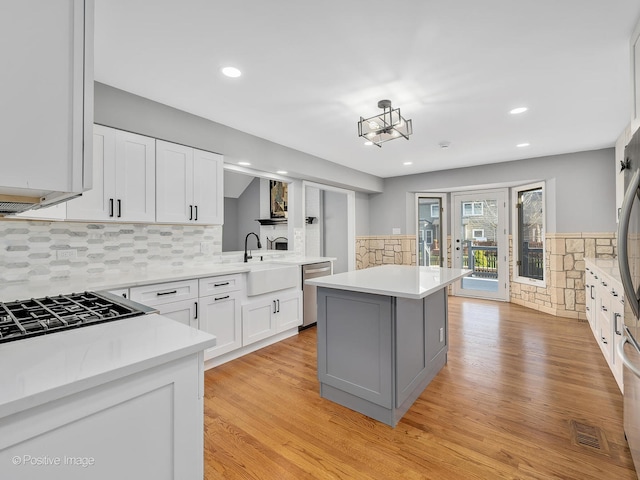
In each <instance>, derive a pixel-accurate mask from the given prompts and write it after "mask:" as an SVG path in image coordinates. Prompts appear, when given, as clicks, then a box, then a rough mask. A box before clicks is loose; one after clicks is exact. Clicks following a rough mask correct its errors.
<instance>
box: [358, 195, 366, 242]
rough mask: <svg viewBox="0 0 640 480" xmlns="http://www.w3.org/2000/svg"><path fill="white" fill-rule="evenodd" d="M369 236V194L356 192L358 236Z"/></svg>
mask: <svg viewBox="0 0 640 480" xmlns="http://www.w3.org/2000/svg"><path fill="white" fill-rule="evenodd" d="M366 235H369V194H368V193H363V192H356V236H366Z"/></svg>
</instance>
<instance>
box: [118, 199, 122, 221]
mask: <svg viewBox="0 0 640 480" xmlns="http://www.w3.org/2000/svg"><path fill="white" fill-rule="evenodd" d="M121 216H122V200H120V199H118V218H120V217H121Z"/></svg>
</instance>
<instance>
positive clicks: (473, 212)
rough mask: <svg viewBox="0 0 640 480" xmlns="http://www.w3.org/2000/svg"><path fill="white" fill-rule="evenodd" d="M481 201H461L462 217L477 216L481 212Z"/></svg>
mask: <svg viewBox="0 0 640 480" xmlns="http://www.w3.org/2000/svg"><path fill="white" fill-rule="evenodd" d="M483 206H484V205H483V203H482V202H463V203H462V216H463V217H477V216H481V215H482V214H483Z"/></svg>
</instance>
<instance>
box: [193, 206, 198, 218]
mask: <svg viewBox="0 0 640 480" xmlns="http://www.w3.org/2000/svg"><path fill="white" fill-rule="evenodd" d="M194 220H195V221H196V222H197V221H198V205H196V216H195V218H194Z"/></svg>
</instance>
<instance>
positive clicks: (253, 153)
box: [94, 82, 382, 192]
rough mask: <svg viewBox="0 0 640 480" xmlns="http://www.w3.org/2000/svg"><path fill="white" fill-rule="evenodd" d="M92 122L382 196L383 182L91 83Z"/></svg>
mask: <svg viewBox="0 0 640 480" xmlns="http://www.w3.org/2000/svg"><path fill="white" fill-rule="evenodd" d="M94 119H95V122H96V123H99V124H102V125H106V126H108V127H114V128H119V129H122V130H128V131H130V132H135V133H139V134H142V135H148V136H150V137H154V138H160V139H163V140H167V141H169V142H175V143H181V144H183V145H188V146H190V147H195V148H200V149H203V150H209V151H212V152H216V153H220V154H222V155H224V161H225V162H226V163H232V164H237V163H238V162H239V161H242V160H244V161H249V162H251V168H254V169H256V170H262V171H265V172H275V171H276V170H282V169H285V170H287V171H288V172H289V176H291V177H293V178H300V179H303V180H310V181H314V182H320V183H325V184H328V185H335V186H339V187H343V188H348V189H351V190H362V191H368V192H381V191H382V179H381V178H380V177H376V176H374V175H369V174H368V173H363V172H360V171H358V170H354V169H351V168H347V167H344V166H342V165H338V164H336V163H333V162H329V161H327V160H324V159H321V158H319V157H315V156H313V155H308V154H306V153H303V152H300V151H298V150H293V149H291V148H287V147H284V146H282V145H278V144H276V143H273V142H269V141H267V140H264V139H262V138H259V137H256V136H253V135H249V134H248V133H244V132H241V131H239V130H235V129H233V128H230V127H227V126H226V125H222V124H220V123H216V122H212V121H210V120H207V119H205V118H202V117H198V116H196V115H192V114H190V113H187V112H184V111H182V110H178V109H175V108H172V107H169V106H167V105H163V104H161V103H157V102H154V101H152V100H149V99H146V98H143V97H140V96H138V95H133V94H131V93H128V92H125V91H124V90H119V89H117V88H114V87H111V86H109V85H105V84H102V83H98V82H96V83H95V113H94Z"/></svg>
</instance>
